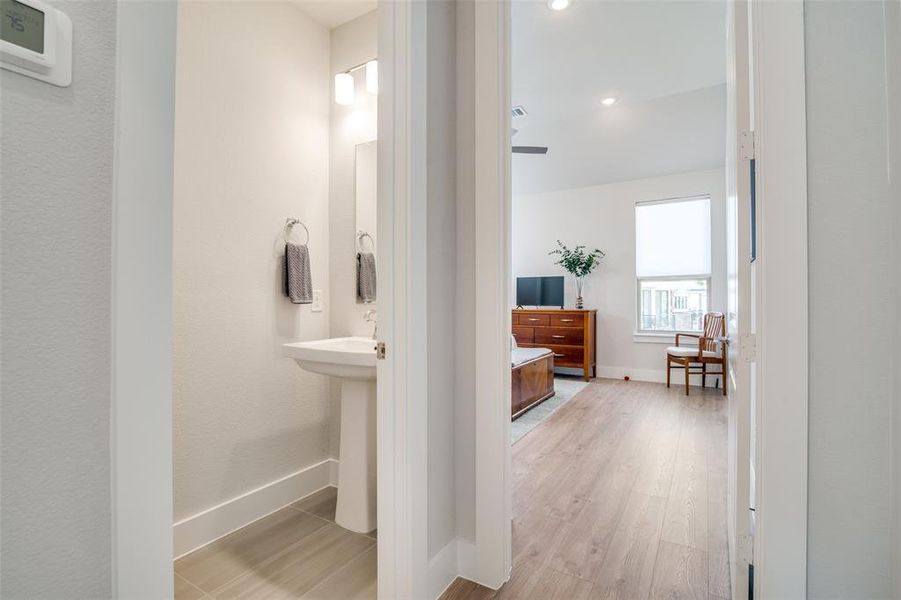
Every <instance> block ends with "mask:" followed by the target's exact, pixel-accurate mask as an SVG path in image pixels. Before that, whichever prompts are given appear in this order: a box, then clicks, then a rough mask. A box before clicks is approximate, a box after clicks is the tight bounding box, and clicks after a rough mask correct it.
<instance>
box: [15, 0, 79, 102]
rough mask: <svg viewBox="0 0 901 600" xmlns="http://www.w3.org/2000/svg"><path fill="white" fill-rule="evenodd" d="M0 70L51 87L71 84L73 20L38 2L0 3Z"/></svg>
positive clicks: (33, 0) (32, 0) (22, 0)
mask: <svg viewBox="0 0 901 600" xmlns="http://www.w3.org/2000/svg"><path fill="white" fill-rule="evenodd" d="M0 14H2V19H3V21H2V23H0V67H3V68H4V69H8V70H10V71H15V72H16V73H21V74H22V75H27V76H28V77H34V78H35V79H40V80H41V81H46V82H47V83H52V84H53V85H58V86H60V87H66V86H67V85H69V84H70V83H72V21H71V19H69V17H68V16H66V15H65V14H64V13H63V12H62V11H59V10H57V9H55V8H53V7H52V6H50V5H48V4H45V3H44V2H40V0H0Z"/></svg>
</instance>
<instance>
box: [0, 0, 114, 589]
mask: <svg viewBox="0 0 901 600" xmlns="http://www.w3.org/2000/svg"><path fill="white" fill-rule="evenodd" d="M50 4H52V5H54V6H56V7H58V8H60V9H61V10H63V11H65V12H66V14H68V15H69V17H70V18H71V19H72V24H73V27H74V30H75V37H74V42H73V43H74V46H73V54H74V58H73V60H74V63H73V72H74V79H73V82H72V85H71V86H70V87H67V88H59V87H55V86H52V85H49V84H46V83H42V82H39V81H37V80H35V79H30V78H27V77H24V76H22V75H18V74H16V73H12V72H10V71H6V70H3V71H0V88H2V99H0V125H2V143H0V150H2V171H0V181H2V187H0V192H2V194H0V196H2V204H0V210H2V215H3V218H2V226H0V227H2V229H0V239H2V245H0V257H2V266H0V286H2V296H0V305H2V312H0V339H2V356H3V361H2V372H0V378H2V382H3V387H2V407H0V421H2V432H0V438H2V446H0V451H2V453H0V456H2V458H0V479H2V481H3V485H2V492H3V495H2V501H0V506H2V509H0V521H2V527H3V534H2V541H0V552H2V561H0V563H2V570H0V580H2V591H0V592H2V596H3V597H4V598H63V597H66V598H76V597H77V598H106V597H109V596H110V594H111V588H110V583H111V573H110V555H111V551H110V535H111V531H110V443H109V440H110V413H109V408H110V321H111V313H110V283H111V282H110V268H111V266H110V248H111V244H110V239H111V238H110V223H111V207H112V184H113V131H114V102H115V93H114V86H115V68H116V31H117V27H116V3H114V2H67V1H59V0H51V1H50Z"/></svg>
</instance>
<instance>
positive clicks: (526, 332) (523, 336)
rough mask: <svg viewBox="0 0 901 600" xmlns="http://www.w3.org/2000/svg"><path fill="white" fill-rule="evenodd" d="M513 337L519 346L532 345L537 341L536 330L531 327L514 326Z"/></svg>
mask: <svg viewBox="0 0 901 600" xmlns="http://www.w3.org/2000/svg"><path fill="white" fill-rule="evenodd" d="M513 337H514V338H516V343H517V344H531V343H532V342H534V341H535V330H534V329H533V328H531V327H523V326H521V325H514V326H513Z"/></svg>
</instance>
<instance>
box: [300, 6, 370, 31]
mask: <svg viewBox="0 0 901 600" xmlns="http://www.w3.org/2000/svg"><path fill="white" fill-rule="evenodd" d="M295 1H296V2H297V4H298V5H300V7H301V8H302V9H303V11H304V12H305V13H307V14H308V15H310V16H311V17H312V18H313V20H314V21H316V22H318V23H319V24H321V25H325V26H326V27H328V28H329V29H334V28H335V27H338V26H339V25H344V24H345V23H347V22H348V21H353V20H354V19H356V18H357V17H362V16H363V15H365V14H366V13H368V12H370V11H373V10H375V9H376V8H377V7H378V2H377V0H295Z"/></svg>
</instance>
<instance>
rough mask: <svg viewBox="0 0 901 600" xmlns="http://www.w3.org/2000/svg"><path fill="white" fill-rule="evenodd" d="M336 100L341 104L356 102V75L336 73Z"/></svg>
mask: <svg viewBox="0 0 901 600" xmlns="http://www.w3.org/2000/svg"><path fill="white" fill-rule="evenodd" d="M335 102H336V103H337V104H340V105H341V106H352V105H353V103H354V76H353V75H351V74H350V73H338V74H337V75H335Z"/></svg>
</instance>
